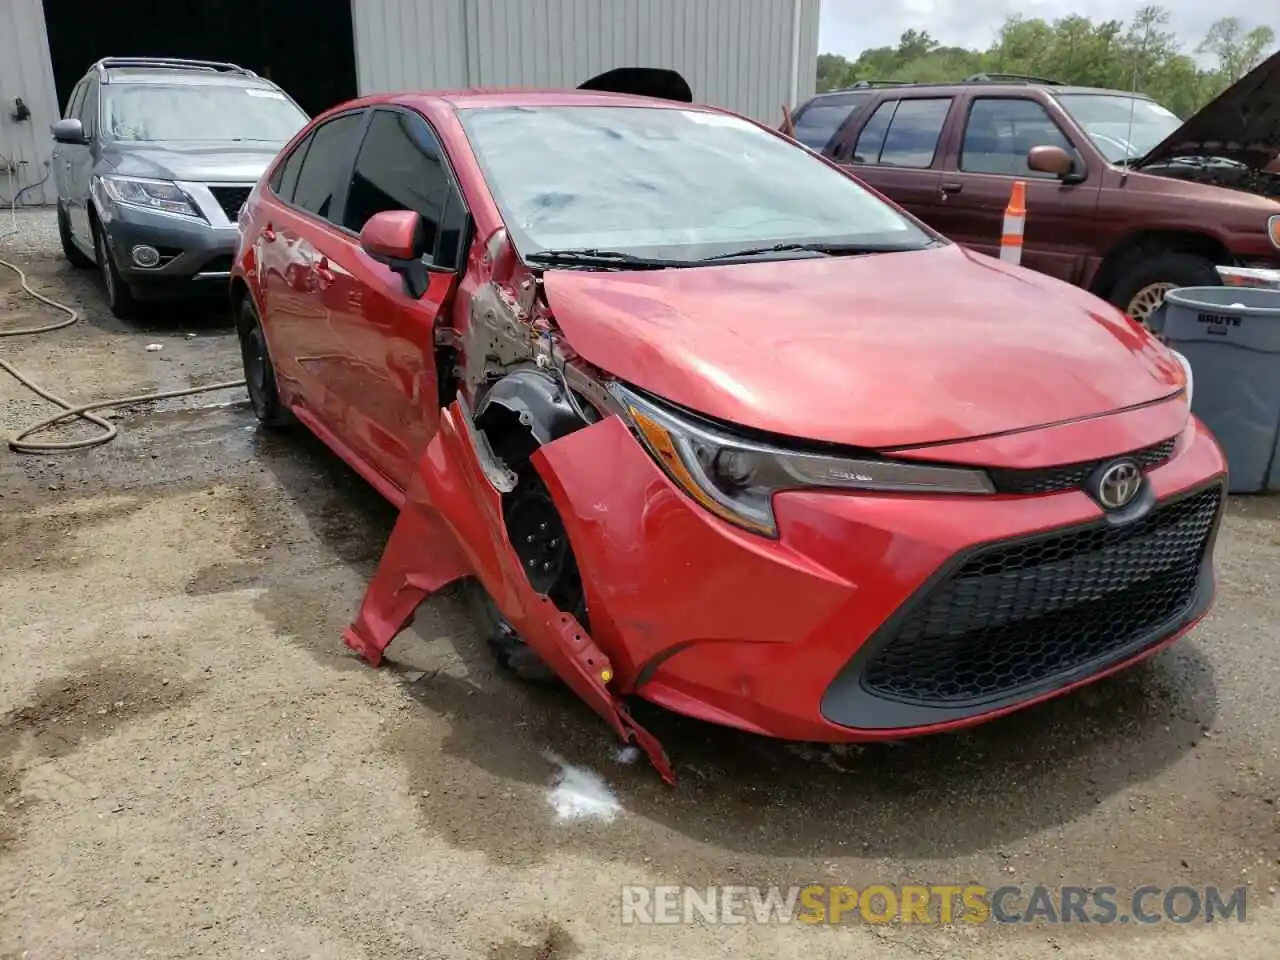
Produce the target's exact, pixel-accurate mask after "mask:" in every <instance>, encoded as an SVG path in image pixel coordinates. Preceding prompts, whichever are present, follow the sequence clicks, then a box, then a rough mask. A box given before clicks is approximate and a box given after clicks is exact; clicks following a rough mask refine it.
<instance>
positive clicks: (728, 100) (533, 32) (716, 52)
mask: <svg viewBox="0 0 1280 960" xmlns="http://www.w3.org/2000/svg"><path fill="white" fill-rule="evenodd" d="M819 7H820V0H352V18H353V23H354V26H355V38H356V70H357V73H358V80H359V89H360V92H361V93H381V92H388V91H398V90H431V89H449V88H455V89H456V88H459V87H467V86H533V87H576V86H577V85H578V84H580V83H582V82H583V81H584V80H587V79H589V78H591V77H593V76H595V75H596V74H598V73H603V72H604V71H605V70H610V69H613V68H614V67H627V66H639V67H667V68H670V69H673V70H677V71H679V72H680V73H681V74H682V75H683V76H684V77H685V78H686V79H687V80H688V81H689V84H690V86H692V87H693V93H694V97H695V98H696V99H697V100H699V101H700V102H703V103H710V104H714V105H716V106H722V107H728V108H729V109H731V110H736V111H738V112H739V113H743V114H746V115H747V116H751V117H755V118H757V119H760V120H764V121H768V122H771V123H776V122H778V121H780V120H781V108H782V104H783V103H788V104H792V105H794V104H795V103H796V102H802V101H804V100H805V99H807V98H808V97H810V96H812V95H813V92H814V87H815V83H816V69H817V55H818V17H819ZM793 64H794V65H796V67H798V70H795V71H794V72H793ZM793 81H794V83H795V88H794V89H793Z"/></svg>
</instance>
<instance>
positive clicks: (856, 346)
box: [233, 90, 1226, 779]
mask: <svg viewBox="0 0 1280 960" xmlns="http://www.w3.org/2000/svg"><path fill="white" fill-rule="evenodd" d="M1029 215H1030V216H1032V217H1034V216H1035V211H1034V210H1033V211H1031V212H1030V214H1029ZM241 230H242V237H241V244H240V250H239V254H238V257H237V263H236V265H235V270H234V274H233V293H234V297H235V302H236V304H237V307H236V309H237V311H238V313H237V322H238V329H239V335H240V339H241V343H242V346H243V355H244V362H245V372H246V378H247V381H248V388H249V395H250V398H251V400H252V403H253V407H254V410H255V412H256V414H257V416H258V417H259V418H260V419H261V420H262V421H263V422H264V423H267V424H277V423H283V422H286V421H290V420H297V421H301V423H302V424H303V425H305V426H306V427H307V428H308V429H310V430H311V431H313V432H314V433H315V434H317V435H318V436H319V437H320V438H321V440H323V441H324V442H325V443H326V444H327V445H328V446H329V447H331V448H332V449H333V450H334V451H335V452H336V453H337V454H338V455H339V456H341V457H342V458H343V459H344V460H346V461H347V462H348V463H349V464H350V465H351V466H352V467H353V468H354V469H356V470H357V471H359V473H360V474H362V475H363V476H364V477H365V478H366V479H367V480H368V481H369V482H370V483H371V484H372V485H373V486H374V487H376V488H377V489H378V490H379V491H381V493H382V494H384V495H385V496H386V497H387V498H388V499H390V500H391V501H392V502H393V503H394V504H396V505H397V507H398V508H399V511H400V512H399V518H398V520H397V522H396V525H395V528H394V530H393V532H392V534H391V538H390V541H389V543H388V544H387V547H386V550H385V553H384V555H383V557H382V559H381V561H380V564H379V567H378V569H377V572H376V574H375V576H374V578H373V580H372V582H371V584H370V586H369V590H368V594H367V595H366V597H365V599H364V602H363V604H362V606H361V609H360V611H359V614H358V616H357V617H356V619H355V621H354V623H353V624H352V626H351V627H350V628H349V629H348V630H347V632H346V636H345V640H346V643H347V645H348V646H350V647H352V648H353V649H354V650H356V651H358V652H359V653H361V654H362V655H363V656H364V657H365V658H366V659H367V660H369V661H370V662H372V663H374V664H377V663H378V662H379V661H380V658H381V656H382V654H383V651H384V650H385V649H386V647H387V645H388V644H389V643H390V642H391V641H392V639H393V638H394V637H395V636H396V634H397V633H398V632H399V631H400V630H401V629H402V628H403V627H404V626H405V625H406V624H407V623H408V622H409V621H410V619H411V618H412V616H413V614H414V611H415V609H416V608H417V606H418V604H419V603H420V602H421V601H422V600H423V599H424V598H425V597H427V596H429V595H431V594H433V593H435V592H437V591H439V590H441V589H442V588H444V587H445V586H446V585H448V584H451V583H453V582H455V581H466V582H467V583H468V584H470V585H471V589H472V590H473V592H474V594H475V595H476V597H477V598H478V600H479V603H478V608H479V609H480V610H481V613H482V615H483V616H484V617H485V618H486V619H487V621H488V626H489V627H490V628H491V629H492V634H493V637H492V645H493V647H494V649H495V651H496V652H497V653H498V655H499V657H500V658H501V659H502V660H503V661H504V662H505V663H506V664H507V665H508V666H510V667H512V668H513V669H515V670H516V671H517V672H518V673H521V674H525V675H528V676H531V677H532V676H539V675H542V674H546V675H547V676H553V677H554V676H558V677H559V678H560V679H561V680H563V681H564V682H566V683H567V684H569V685H570V686H571V687H572V688H573V689H574V690H575V691H576V692H577V693H578V694H579V695H580V696H582V697H583V698H584V699H585V700H587V701H588V702H589V703H590V704H591V706H592V707H593V708H594V709H595V710H596V711H597V712H599V713H600V714H601V715H602V716H603V717H604V718H605V719H606V720H607V721H608V722H609V723H610V724H611V725H612V726H613V727H614V729H615V730H616V731H617V732H618V733H619V734H620V735H621V736H622V737H623V738H625V739H627V740H629V741H635V742H637V743H639V744H640V745H641V746H642V747H643V748H644V749H645V750H646V751H647V752H648V754H649V756H650V757H651V758H652V759H653V761H654V763H655V765H656V766H657V767H658V769H659V770H660V772H661V773H662V774H663V776H664V777H666V778H667V779H671V777H672V773H671V768H670V765H669V763H668V761H667V757H666V755H665V754H664V752H663V750H662V748H661V746H660V745H659V744H658V743H657V742H656V741H655V739H654V738H653V737H652V736H651V735H649V734H648V733H647V732H646V731H645V730H644V729H643V728H641V727H640V726H639V725H638V724H637V723H636V721H635V720H634V719H633V717H632V715H631V713H630V712H629V710H628V708H627V702H628V699H629V698H634V697H638V698H642V699H644V700H647V701H650V702H652V703H655V704H659V705H661V706H663V707H666V708H669V709H670V710H673V711H677V712H679V713H683V714H687V715H690V716H693V717H698V718H701V719H703V720H708V721H712V722H715V723H720V724H727V725H730V726H733V727H738V728H741V729H744V730H748V731H754V732H756V733H759V734H764V735H768V736H773V737H781V738H787V739H795V740H809V741H852V740H868V739H878V738H901V737H904V736H908V735H915V734H921V733H927V732H932V731H939V730H944V729H948V728H953V727H959V726H963V725H966V724H972V723H976V722H979V721H982V720H986V719H989V718H991V717H994V716H997V715H1000V714H1003V713H1007V712H1009V711H1012V710H1016V709H1019V708H1021V707H1025V706H1027V705H1029V704H1032V703H1035V702H1037V701H1040V700H1043V699H1045V698H1048V697H1051V696H1055V695H1058V694H1062V693H1065V692H1066V691H1069V690H1071V689H1073V688H1075V687H1077V686H1079V685H1081V684H1084V683H1087V682H1089V681H1091V680H1095V679H1097V678H1098V677H1101V676H1103V675H1105V674H1108V673H1111V672H1113V671H1116V670H1119V669H1122V668H1124V667H1126V666H1128V665H1130V664H1133V663H1135V662H1136V661H1138V660H1140V659H1142V658H1145V657H1148V656H1150V655H1152V654H1153V653H1155V652H1156V651H1158V650H1160V649H1162V648H1163V647H1165V646H1166V645H1168V644H1169V643H1171V642H1172V641H1173V640H1174V639H1175V638H1177V637H1178V636H1179V635H1181V634H1182V633H1184V632H1185V631H1186V630H1187V629H1189V628H1190V627H1191V626H1192V625H1193V624H1194V623H1196V622H1197V621H1198V620H1199V619H1200V618H1201V617H1202V616H1203V615H1204V614H1205V612H1206V610H1207V609H1208V607H1209V605H1210V603H1211V601H1212V597H1213V593H1214V574H1213V559H1212V558H1213V546H1214V539H1215V536H1216V532H1217V528H1218V523H1219V518H1220V516H1221V512H1222V509H1223V502H1224V475H1225V472H1226V466H1225V463H1224V459H1223V456H1222V454H1221V452H1220V450H1219V448H1218V446H1217V444H1216V443H1215V442H1214V440H1213V438H1212V437H1211V436H1210V435H1209V433H1208V432H1207V431H1206V430H1205V428H1204V427H1203V426H1202V425H1201V424H1200V423H1199V422H1198V421H1197V420H1196V419H1195V418H1194V417H1193V416H1192V415H1191V413H1190V395H1191V390H1192V384H1191V373H1190V368H1189V366H1188V365H1187V364H1186V362H1185V360H1183V359H1182V358H1181V357H1180V356H1179V355H1178V354H1176V353H1174V352H1172V351H1170V350H1169V349H1167V348H1166V347H1165V346H1163V345H1162V344H1161V343H1159V342H1158V341H1156V340H1155V339H1153V337H1152V336H1151V335H1149V334H1148V333H1147V332H1146V331H1145V330H1143V329H1142V328H1141V327H1140V326H1138V325H1137V324H1135V323H1134V322H1132V321H1131V320H1130V319H1128V318H1127V317H1125V316H1124V315H1122V314H1120V313H1119V312H1117V311H1116V310H1115V309H1114V308H1113V307H1111V306H1110V305H1108V304H1107V303H1105V302H1104V301H1102V300H1100V299H1097V298H1095V297H1092V296H1090V295H1089V294H1087V293H1085V292H1083V291H1081V290H1079V289H1076V288H1075V287H1072V286H1069V285H1068V284H1066V283H1062V282H1059V281H1056V280H1053V279H1051V278H1049V277H1047V276H1045V275H1042V274H1039V273H1035V272H1032V271H1030V270H1025V269H1021V268H1018V267H1013V266H1009V265H1006V264H1002V263H1000V262H999V261H997V260H994V259H991V258H989V257H986V256H983V255H980V254H977V253H973V252H971V251H968V250H966V249H964V248H962V247H960V246H958V245H956V244H953V243H950V242H948V241H946V240H945V239H943V238H941V237H939V236H938V235H936V234H935V233H933V232H932V231H931V230H929V229H928V228H927V227H925V226H923V225H922V224H921V223H920V222H918V221H917V220H915V219H913V218H912V217H910V216H909V215H907V214H906V213H904V212H903V211H902V210H900V209H899V208H897V207H895V206H894V205H892V204H891V203H889V202H888V201H886V200H885V199H884V198H882V197H881V196H879V195H878V194H876V193H874V192H873V191H871V190H869V189H868V188H866V187H864V186H862V185H861V184H860V183H859V182H858V181H857V180H856V179H854V178H853V177H851V176H850V175H848V174H847V173H845V172H844V171H842V170H841V169H840V168H839V167H837V166H835V165H833V164H831V163H829V162H828V161H827V160H825V159H823V158H822V157H819V156H816V155H814V154H813V153H811V152H810V151H808V150H806V149H804V148H803V147H801V146H799V145H798V144H796V143H794V142H793V141H791V140H789V139H787V138H786V137H784V136H782V135H780V134H778V133H776V132H774V131H771V130H769V129H767V128H765V127H763V126H761V125H758V124H756V123H753V122H751V121H748V120H745V119H742V118H740V117H737V116H734V115H731V114H728V113H725V112H722V111H718V110H714V109H711V108H706V107H700V106H694V105H692V104H689V103H682V102H676V101H665V100H658V99H648V98H645V97H640V96H628V95H623V94H616V93H604V92H587V91H582V90H579V91H567V92H563V93H550V92H536V93H511V92H507V93H485V92H468V93H460V94H456V95H455V94H440V95H425V94H424V95H404V96H396V97H372V98H367V99H363V100H357V101H353V102H350V103H347V104H344V105H342V106H340V107H337V108H334V109H333V110H330V111H329V112H328V113H326V114H324V115H322V116H320V117H318V118H316V119H315V120H314V121H313V122H312V123H311V124H310V125H308V127H307V128H306V129H304V130H303V131H302V132H301V133H300V134H299V135H298V136H297V137H296V138H295V139H294V141H293V142H292V143H291V144H290V145H289V146H288V147H287V148H286V149H285V150H284V151H283V152H282V153H281V155H280V157H279V158H278V159H277V161H276V162H275V164H274V166H273V167H272V168H271V169H270V170H269V171H268V172H267V174H266V176H265V177H264V179H263V181H262V182H261V183H260V184H259V185H258V186H257V188H256V189H255V190H254V192H253V194H252V196H251V198H250V199H249V201H248V203H247V204H246V205H245V207H244V210H243V212H242V214H241Z"/></svg>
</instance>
